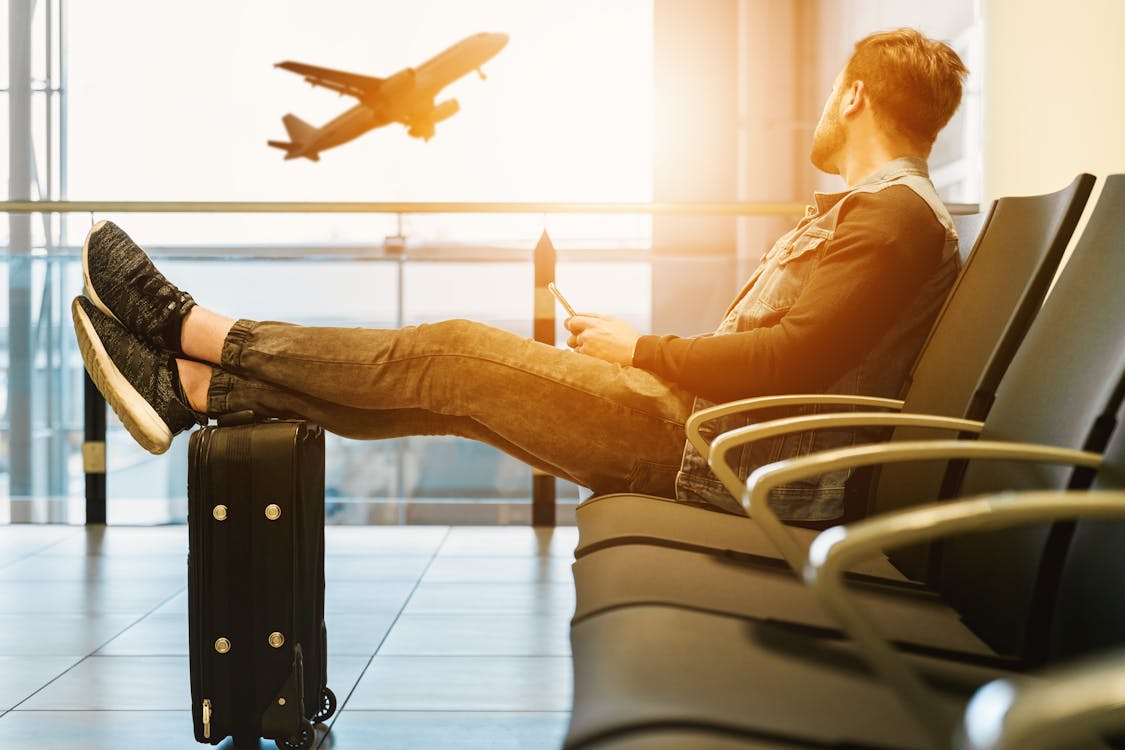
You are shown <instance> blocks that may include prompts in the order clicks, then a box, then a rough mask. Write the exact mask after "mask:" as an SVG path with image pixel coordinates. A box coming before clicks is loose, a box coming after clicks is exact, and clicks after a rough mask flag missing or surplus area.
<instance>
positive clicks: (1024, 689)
mask: <svg viewBox="0 0 1125 750" xmlns="http://www.w3.org/2000/svg"><path fill="white" fill-rule="evenodd" d="M1120 501H1122V502H1125V493H1122V496H1121V500H1120ZM1123 729H1125V650H1116V651H1112V652H1109V653H1107V654H1104V655H1097V656H1095V657H1094V658H1089V659H1083V660H1081V661H1078V662H1075V663H1073V664H1069V665H1067V666H1066V667H1062V668H1059V669H1053V670H1051V671H1050V672H1049V673H1047V674H1044V675H1043V676H1042V677H1041V678H1037V679H1032V680H1027V679H1016V680H1008V679H1004V680H995V681H993V682H990V683H988V684H987V685H985V686H984V687H982V688H981V689H980V690H978V691H977V692H976V694H975V695H974V696H973V698H972V700H971V701H969V705H968V707H967V708H966V709H965V715H964V717H963V719H962V724H961V728H960V731H959V732H958V735H957V738H956V747H957V748H958V750H1046V749H1047V748H1057V747H1068V748H1075V749H1076V750H1077V748H1080V747H1081V748H1087V747H1090V748H1102V749H1103V750H1104V748H1106V747H1107V746H1106V744H1105V743H1103V742H1101V741H1100V740H1098V739H1096V737H1095V735H1096V734H1098V733H1106V734H1109V733H1120V732H1121V731H1122V730H1123Z"/></svg>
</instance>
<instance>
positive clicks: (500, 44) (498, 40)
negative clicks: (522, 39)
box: [492, 32, 508, 52]
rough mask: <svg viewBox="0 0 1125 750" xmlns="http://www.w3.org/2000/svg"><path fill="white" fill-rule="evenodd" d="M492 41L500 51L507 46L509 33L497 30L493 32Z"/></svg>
mask: <svg viewBox="0 0 1125 750" xmlns="http://www.w3.org/2000/svg"><path fill="white" fill-rule="evenodd" d="M492 43H493V44H494V45H496V51H497V52H499V51H500V50H502V49H504V47H506V46H507V44H508V35H507V34H504V33H502V32H497V33H495V34H492Z"/></svg>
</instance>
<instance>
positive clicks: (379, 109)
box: [272, 33, 508, 159]
mask: <svg viewBox="0 0 1125 750" xmlns="http://www.w3.org/2000/svg"><path fill="white" fill-rule="evenodd" d="M507 43H508V35H507V34H496V33H481V34H474V35H473V36H470V37H466V38H465V39H462V40H461V41H460V42H457V43H456V44H454V45H453V46H451V47H449V48H448V49H446V50H444V51H442V52H440V53H438V54H437V55H435V56H434V57H432V58H430V59H429V60H427V61H426V62H424V63H422V64H421V65H419V66H418V67H417V68H404V69H403V70H400V71H399V72H398V73H395V74H394V75H393V76H391V77H389V78H385V79H382V80H381V81H380V83H379V85H378V86H377V87H373V88H372V89H371V90H370V91H364V92H363V93H362V94H360V93H355V92H354V91H348V92H347V93H350V94H352V95H354V96H356V97H357V98H358V99H359V103H358V104H356V105H355V106H354V107H352V108H351V109H349V110H347V111H346V112H344V113H343V114H341V115H339V116H338V117H336V118H334V119H332V120H331V121H329V122H328V123H326V124H325V125H324V126H322V127H320V128H311V127H310V128H309V129H310V131H311V133H310V135H309V137H307V138H306V139H304V140H303V141H302V142H301V143H299V144H298V143H296V142H294V143H291V144H279V143H277V142H274V143H273V144H272V145H277V146H279V147H283V148H284V147H288V150H289V153H288V154H287V156H286V158H295V157H299V156H304V157H307V158H310V159H315V158H316V156H317V154H318V153H319V152H321V151H324V150H326V149H329V148H333V147H335V146H339V145H341V144H344V143H347V142H348V141H351V140H353V139H355V138H358V137H359V136H361V135H363V134H364V133H366V132H368V131H369V130H372V129H373V128H377V127H381V126H383V125H387V124H389V123H391V122H399V123H402V124H404V125H406V126H407V128H408V129H409V133H410V135H413V136H416V137H421V138H425V139H426V140H428V139H429V138H430V136H432V135H433V133H434V124H435V123H437V122H439V121H440V120H443V119H445V118H447V117H449V116H451V115H452V114H454V113H455V112H456V111H457V110H458V105H457V102H456V100H447V101H444V102H441V103H439V104H435V102H434V98H435V97H436V96H437V94H438V93H439V92H440V91H441V90H442V89H443V88H445V87H446V86H448V85H449V84H451V83H453V82H454V81H456V80H457V79H459V78H461V77H462V76H464V75H466V74H468V73H470V72H472V71H474V70H477V71H479V70H480V67H481V66H482V65H483V64H484V63H485V62H487V61H488V60H490V59H492V57H493V56H495V55H496V53H498V52H499V51H500V50H501V49H503V47H504V45H506V44H507ZM284 65H289V63H285V64H284ZM320 70H323V69H320ZM481 75H482V77H483V73H482V74H481ZM310 80H311V79H310ZM367 80H372V81H375V80H378V79H367ZM291 135H292V134H291ZM294 140H296V139H294Z"/></svg>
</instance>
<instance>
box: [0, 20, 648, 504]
mask: <svg viewBox="0 0 1125 750" xmlns="http://www.w3.org/2000/svg"><path fill="white" fill-rule="evenodd" d="M34 6H35V8H34V19H35V20H34V23H35V30H34V34H33V37H34V38H33V40H32V50H33V57H34V59H35V60H36V61H40V60H44V59H46V58H47V56H51V57H53V58H54V59H55V61H56V62H55V69H54V72H53V73H52V74H51V75H48V74H47V72H44V71H46V68H45V66H44V65H43V64H42V63H41V62H36V63H35V64H34V65H33V72H32V78H33V81H32V83H33V86H39V85H40V84H47V83H51V84H52V85H53V84H57V83H58V82H59V81H65V89H64V91H63V93H62V94H61V95H60V94H54V95H52V97H53V99H52V103H51V104H49V105H47V107H43V108H41V109H42V110H43V112H46V111H47V108H48V107H49V108H50V111H51V112H53V113H54V114H53V116H51V117H47V116H45V115H41V114H37V115H36V117H35V120H34V122H33V133H32V136H33V140H34V141H35V151H36V160H35V161H36V177H37V179H38V180H39V181H38V182H37V189H36V190H34V191H33V196H36V197H48V196H50V197H58V198H68V199H72V200H90V201H115V200H118V201H119V200H125V201H148V200H157V201H179V200H192V201H195V200H206V201H257V200H285V201H332V200H347V201H356V200H359V201H472V202H481V201H506V202H509V201H581V202H600V201H615V202H617V201H625V202H643V201H648V200H651V189H652V188H651V185H652V177H651V153H650V152H651V129H652V128H651V96H652V86H651V69H652V64H651V58H652V51H651V46H652V8H651V2H648V1H647V0H615V2H613V3H603V2H593V1H591V0H565V1H564V0H531V1H529V0H492V1H487V0H484V1H481V2H472V3H464V2H459V1H457V0H419V1H417V2H409V3H402V2H387V1H380V2H373V1H372V0H351V1H344V0H333V1H332V2H325V3H320V4H309V3H303V2H295V1H290V2H277V1H275V0H270V1H269V2H266V1H265V0H253V1H250V2H239V3H223V2H218V1H217V0H206V1H204V2H196V3H192V4H190V5H185V6H176V5H167V4H160V3H151V2H147V1H142V0H111V1H110V2H104V3H102V2H99V3H85V2H65V0H41V1H40V2H37V3H35V4H34ZM48 6H49V7H50V9H51V12H52V13H54V14H55V17H54V18H53V20H51V22H50V23H48V19H47V18H46V15H47V14H46V11H45V8H47V7H48ZM3 16H4V21H5V22H6V20H7V13H6V12H5V13H4V14H3ZM480 31H496V32H504V33H506V34H508V35H509V37H510V41H509V43H508V45H507V47H506V48H505V49H503V50H502V51H501V52H500V53H499V54H498V55H497V56H496V57H495V58H494V59H493V60H491V61H490V62H488V63H486V64H485V65H484V66H483V72H484V73H485V75H486V76H487V78H486V79H483V80H482V79H481V78H479V77H477V76H476V75H475V74H470V75H468V76H465V77H464V78H462V79H460V80H458V81H456V82H454V83H453V84H451V85H450V86H449V87H448V88H447V89H446V90H445V91H444V92H443V93H442V94H441V95H440V96H439V97H438V98H439V100H440V99H443V98H448V97H454V98H456V99H458V100H459V103H460V106H461V111H460V112H459V113H458V114H456V115H454V116H453V117H451V118H450V119H448V120H446V121H444V122H440V123H438V124H437V127H436V134H435V136H434V137H433V138H432V139H431V140H430V141H429V142H423V141H421V140H417V139H413V138H410V137H408V135H407V134H406V132H405V129H404V128H403V127H402V126H401V125H398V124H392V125H389V126H387V127H384V128H380V129H377V130H374V131H372V132H370V133H368V134H366V135H364V136H361V137H360V138H358V139H356V140H355V141H353V142H351V143H348V144H345V145H343V146H340V147H338V148H335V149H332V150H329V151H325V152H324V153H322V154H321V159H320V161H319V162H317V163H313V162H309V161H307V160H303V159H297V160H292V161H286V160H284V159H283V158H282V157H283V154H282V152H281V151H278V150H276V149H273V148H270V147H269V146H267V144H266V141H267V140H270V139H284V138H285V128H284V126H283V125H282V122H281V117H282V116H283V115H285V114H286V113H290V112H291V113H294V114H296V115H297V116H299V117H301V118H302V119H303V120H306V121H307V122H309V123H311V124H313V125H316V126H319V125H323V124H324V123H326V122H328V121H329V120H331V119H332V118H333V117H335V116H337V115H339V114H340V113H342V112H344V111H345V110H346V109H348V108H349V107H351V106H353V104H354V103H355V100H353V99H351V98H349V97H340V96H338V95H336V94H335V93H333V92H331V91H327V90H325V89H322V88H312V87H310V86H309V85H307V84H306V83H305V82H304V81H302V79H301V77H300V76H297V75H294V74H292V73H289V72H286V71H283V70H280V69H277V68H274V67H273V65H274V63H277V62H280V61H283V60H296V61H300V62H304V63H309V64H312V65H318V66H323V67H330V68H336V69H340V70H345V71H349V72H353V73H358V74H361V75H366V76H377V77H387V76H390V75H392V74H394V73H395V72H397V71H399V70H401V69H403V68H406V67H408V66H418V65H420V64H421V63H423V62H424V61H426V60H427V59H429V58H431V57H433V56H434V55H436V54H437V53H439V52H441V51H442V50H443V49H445V48H447V47H448V46H450V45H452V44H454V43H455V42H457V41H458V40H460V39H462V38H464V37H466V36H469V35H471V34H474V33H477V32H480ZM6 37H7V35H6V33H5V38H6ZM4 63H5V64H4V70H6V69H7V64H6V63H7V59H6V58H5V60H4ZM48 79H50V80H48ZM41 87H46V88H49V86H41ZM56 88H61V87H58V86H56ZM37 96H38V94H37ZM44 96H46V94H44ZM7 101H8V100H7V97H4V98H3V99H2V102H0V108H2V107H6V105H7ZM64 103H65V106H64ZM36 111H37V112H38V111H39V109H37V110H36ZM3 113H4V115H5V116H4V120H3V123H4V126H6V124H7V122H8V119H7V114H6V113H7V110H6V109H3ZM46 144H51V147H50V148H47V147H46ZM3 164H4V165H5V166H6V162H4V163H3ZM45 175H51V176H52V179H53V182H52V187H51V189H50V190H49V191H48V190H46V189H44V185H45V184H46V183H45V182H44V180H45ZM102 218H112V219H113V220H115V221H117V222H118V223H119V224H121V225H122V226H124V227H125V228H126V229H127V230H128V231H129V232H130V233H131V234H132V235H133V236H134V237H135V238H136V239H138V240H139V241H140V242H141V243H142V244H144V245H145V246H146V247H148V248H150V249H152V250H153V252H154V254H155V255H157V256H158V257H159V258H161V263H162V266H163V267H165V268H166V269H167V270H168V272H169V275H171V276H172V277H173V278H174V279H175V280H176V281H178V282H181V283H182V285H183V286H184V287H185V288H187V289H189V290H190V291H191V292H192V293H193V294H194V295H195V296H196V297H197V298H198V299H200V301H202V302H203V303H204V304H207V305H208V306H212V307H215V308H217V309H219V310H221V311H224V312H228V313H230V314H233V315H238V316H245V317H257V318H280V319H285V320H292V321H294V322H299V323H309V324H345V325H401V324H410V323H416V322H423V321H427V320H434V319H439V318H444V317H450V316H463V317H472V318H475V319H478V320H483V321H485V322H490V323H493V324H497V325H501V326H504V327H507V328H510V329H512V330H516V331H517V332H520V333H527V334H529V333H530V329H531V317H532V310H533V304H532V291H531V267H530V264H529V263H527V262H524V261H521V260H519V259H514V260H513V259H510V258H509V259H508V260H504V259H503V257H501V256H497V255H496V253H497V252H498V251H505V250H508V251H511V250H514V249H523V250H530V248H531V247H533V246H534V244H535V242H536V240H537V239H538V237H539V235H540V233H541V232H542V231H543V230H544V229H547V230H548V231H549V232H550V235H551V237H552V239H553V240H554V242H555V245H556V246H557V247H558V248H559V249H560V252H561V253H562V255H563V258H564V260H563V262H562V263H561V264H560V266H559V269H558V278H559V282H560V285H565V288H566V289H567V291H568V294H569V295H570V296H571V297H572V298H573V299H574V301H575V302H577V303H579V304H582V305H583V306H586V307H588V308H589V309H598V310H603V311H605V312H607V313H610V314H616V315H620V316H623V317H626V318H628V319H630V320H632V321H633V322H634V323H636V324H637V325H638V326H640V327H642V328H644V327H645V326H646V325H647V322H648V315H649V312H648V310H649V288H650V284H649V270H648V266H647V264H645V263H642V262H604V261H602V260H599V259H598V258H596V257H593V258H592V259H590V260H575V256H574V255H572V256H571V258H570V260H569V261H568V260H567V252H568V251H572V253H585V252H586V251H590V252H592V253H593V254H594V255H595V256H596V255H598V254H599V253H601V254H602V255H604V256H605V257H607V258H610V257H612V255H613V252H614V251H620V250H623V249H629V250H632V249H645V248H648V247H649V246H650V244H651V221H650V220H649V219H648V218H646V217H631V216H624V217H617V216H600V217H598V216H594V217H583V216H567V215H551V216H535V215H532V216H529V215H510V214H509V215H495V214H483V215H472V214H440V215H402V216H395V215H374V216H369V215H342V214H288V215H285V214H282V215H277V214H269V215H251V214H176V213H166V214H158V215H153V214H113V213H98V214H95V215H73V214H72V215H69V216H65V217H62V219H61V220H51V221H46V220H44V219H43V218H42V217H39V216H36V217H33V221H32V225H33V238H32V248H31V253H32V261H31V263H32V266H33V272H32V281H31V290H30V297H31V299H30V305H29V309H30V311H31V313H30V317H31V320H32V322H31V324H30V325H28V326H26V327H24V328H21V330H18V331H17V330H13V329H12V326H11V325H10V322H11V321H10V320H9V310H8V305H7V304H5V305H3V306H2V308H3V309H0V331H2V332H3V334H4V338H2V339H0V354H2V355H3V357H2V358H0V366H2V367H3V375H4V379H2V380H0V390H3V391H4V392H3V394H0V395H3V399H2V401H0V404H3V405H5V406H3V407H0V408H6V405H7V404H8V403H9V398H8V393H7V382H8V380H7V375H8V373H9V370H10V368H9V362H8V361H7V355H8V353H9V349H10V347H9V342H10V341H12V340H13V337H22V338H21V339H20V340H21V341H22V342H24V343H25V344H27V346H28V347H29V348H30V350H31V351H32V352H33V356H32V358H31V359H32V362H31V371H30V378H31V387H32V390H33V393H34V397H33V401H34V403H33V407H32V409H33V411H32V417H31V422H32V425H31V429H30V430H27V431H24V432H20V433H19V434H17V433H16V432H14V431H13V428H12V426H11V422H10V419H9V416H10V415H8V414H7V413H5V415H4V420H3V421H2V422H0V430H2V432H0V451H3V452H2V453H0V522H3V521H6V520H9V519H12V518H17V519H19V520H46V519H51V520H69V521H71V522H75V521H81V519H82V513H81V510H82V505H81V502H80V498H81V496H82V493H83V475H82V472H81V466H82V464H81V457H80V444H81V429H82V413H81V396H80V383H81V379H80V375H81V364H80V361H79V360H78V358H77V352H76V348H75V346H74V342H73V336H72V334H71V333H70V331H69V328H68V325H69V321H68V314H67V305H68V304H69V300H70V298H71V297H73V296H74V295H75V294H78V293H79V292H80V287H81V278H80V273H79V272H78V271H77V269H76V264H75V262H74V260H75V257H76V252H77V250H76V246H77V245H78V244H79V243H81V240H82V237H83V236H84V235H85V233H86V230H87V229H88V228H89V226H90V224H91V223H92V222H93V221H96V220H98V219H102ZM8 229H9V225H8V223H7V222H5V223H4V226H3V228H2V229H0V231H2V232H3V241H4V244H5V245H8V244H10V243H9V240H8ZM399 235H401V236H402V237H403V238H404V240H405V244H406V248H407V252H406V255H405V256H404V258H402V259H395V258H387V257H385V256H383V255H382V254H381V250H382V247H383V245H384V242H385V240H386V238H387V237H389V236H399ZM443 249H449V251H450V252H451V253H456V254H458V255H459V256H466V255H468V256H473V257H476V258H477V260H478V261H479V262H474V263H472V264H465V263H451V262H443V261H442V258H441V254H442V252H443ZM601 251H606V252H604V253H602V252H601ZM279 257H284V259H280V260H279V259H278V258H279ZM422 257H424V258H425V261H424V262H419V261H418V260H417V259H418V258H422ZM582 257H589V256H586V255H582ZM3 258H4V261H5V262H4V264H2V265H0V283H2V284H3V286H4V288H5V290H7V289H8V281H9V279H8V271H9V267H10V266H11V261H10V258H11V255H10V254H5V255H4V256H3ZM13 441H27V442H28V444H29V445H30V453H31V460H32V463H33V465H32V467H31V476H30V477H23V478H22V479H21V481H20V487H27V486H30V487H31V490H30V493H29V495H30V497H31V498H33V499H32V500H30V501H29V500H27V499H26V498H22V497H13V496H12V495H13V493H12V491H11V490H10V488H9V480H10V478H11V476H12V475H11V467H10V466H9V463H8V461H7V458H8V455H9V454H10V453H9V452H10V448H11V446H12V444H13ZM107 446H108V447H107V453H108V467H109V471H108V477H109V478H108V482H109V495H110V506H109V516H110V518H109V520H110V522H111V523H114V522H134V521H139V522H160V521H166V520H176V519H177V518H182V515H183V496H184V494H185V476H184V472H185V465H186V461H185V457H184V452H185V450H186V441H184V440H182V439H181V440H178V441H177V443H176V444H175V445H174V447H173V450H172V451H171V452H170V453H169V454H168V455H166V456H161V457H152V456H149V455H148V454H147V453H144V452H143V451H142V450H140V449H139V448H138V447H137V446H136V445H134V444H133V443H132V441H131V440H130V439H129V438H128V436H127V435H126V434H125V433H124V432H123V430H122V428H121V427H120V425H119V424H118V423H117V422H116V421H115V420H114V419H113V418H112V417H111V418H110V429H109V437H108V441H107ZM328 460H329V467H328V471H329V495H330V496H332V497H333V504H332V505H331V506H330V512H332V513H335V514H336V515H337V518H338V519H340V520H352V521H357V522H365V521H411V520H414V521H419V520H420V521H426V520H441V513H443V512H445V511H444V510H442V509H444V508H446V507H447V506H448V504H449V503H450V501H453V500H460V499H465V500H469V501H470V503H468V504H466V505H464V506H462V509H461V510H458V511H456V513H457V514H459V518H460V520H465V521H476V522H485V523H487V522H495V521H503V520H506V518H512V519H513V520H514V517H511V516H510V513H511V510H510V508H511V507H515V506H517V505H518V504H519V503H521V502H525V501H526V499H527V497H528V494H529V491H530V474H529V471H528V470H527V469H526V468H525V467H523V466H522V465H520V464H518V463H516V462H514V461H512V460H511V459H508V458H507V457H506V456H503V455H501V454H499V453H497V452H495V451H492V450H491V449H489V448H486V447H484V446H480V445H478V444H474V443H470V442H469V441H462V440H458V439H452V438H426V439H408V440H401V441H385V442H383V443H358V442H353V441H343V440H334V441H333V442H332V443H331V444H330V446H329V451H328ZM28 482H30V485H29V483H28ZM25 491H26V490H25ZM576 492H577V489H576V488H569V489H565V488H564V489H563V496H564V497H565V496H566V495H567V494H570V495H571V496H572V497H573V496H574V495H575V494H576ZM15 494H16V495H20V494H21V492H16V493H15ZM49 496H55V499H49ZM403 498H405V499H407V500H410V501H411V502H409V503H405V504H402V503H395V502H393V501H395V500H398V499H403ZM355 500H358V501H359V502H353V501H355ZM43 501H45V502H47V503H48V505H47V507H46V509H45V510H44V508H43V507H41V504H42V502H43ZM363 501H374V502H363ZM21 503H22V505H21ZM490 506H495V507H496V508H499V510H489V507H490ZM434 508H437V509H438V510H437V511H435V510H434ZM467 508H477V509H484V510H483V511H481V512H474V511H470V510H466V509H467ZM505 514H508V516H506V515H505ZM447 515H448V514H447ZM450 517H451V518H454V520H457V518H458V516H450Z"/></svg>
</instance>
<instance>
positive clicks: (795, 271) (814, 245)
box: [738, 228, 832, 330]
mask: <svg viewBox="0 0 1125 750" xmlns="http://www.w3.org/2000/svg"><path fill="white" fill-rule="evenodd" d="M831 237H832V233H831V232H830V231H828V230H825V229H819V228H811V229H809V230H807V231H806V232H804V233H802V234H801V236H800V237H797V238H795V239H794V240H793V241H792V242H790V243H789V244H788V245H786V246H785V247H783V248H778V251H777V252H776V253H775V254H774V255H773V258H772V259H771V261H770V267H769V268H767V269H765V270H763V272H762V275H761V277H760V278H759V279H758V283H757V284H756V285H755V287H756V288H755V289H754V290H753V291H752V295H753V299H752V300H751V301H750V304H748V305H746V306H745V309H744V310H742V311H740V312H739V325H738V329H739V330H748V329H750V328H755V327H757V326H761V325H773V324H774V323H776V322H777V321H778V320H779V319H780V318H781V317H782V314H784V313H785V312H787V311H788V310H789V308H791V307H792V306H793V304H794V303H795V302H796V301H797V299H798V298H799V297H800V296H801V292H802V291H804V288H805V283H806V282H807V281H808V278H809V275H810V274H811V273H812V271H813V269H814V268H816V266H817V265H818V264H819V263H820V259H821V256H822V255H823V251H824V245H825V243H826V242H827V241H828V240H829V239H831Z"/></svg>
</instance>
